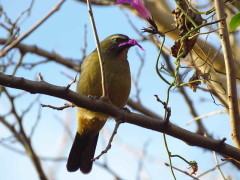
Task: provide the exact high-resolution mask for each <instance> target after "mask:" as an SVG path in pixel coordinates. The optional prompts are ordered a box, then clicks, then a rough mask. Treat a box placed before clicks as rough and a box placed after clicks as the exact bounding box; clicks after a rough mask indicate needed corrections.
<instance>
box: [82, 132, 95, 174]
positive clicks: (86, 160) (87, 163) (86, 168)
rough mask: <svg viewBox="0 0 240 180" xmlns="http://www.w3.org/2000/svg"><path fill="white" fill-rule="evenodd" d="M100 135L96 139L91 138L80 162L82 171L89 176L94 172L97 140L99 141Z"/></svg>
mask: <svg viewBox="0 0 240 180" xmlns="http://www.w3.org/2000/svg"><path fill="white" fill-rule="evenodd" d="M98 134H99V133H97V135H96V136H94V137H91V138H89V140H88V144H87V146H86V149H85V150H84V151H83V153H82V156H81V161H80V170H81V171H82V172H83V173H84V174H87V173H89V172H90V171H91V170H92V165H93V161H92V159H93V158H94V154H95V150H96V146H97V140H98Z"/></svg>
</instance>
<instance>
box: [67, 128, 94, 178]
mask: <svg viewBox="0 0 240 180" xmlns="http://www.w3.org/2000/svg"><path fill="white" fill-rule="evenodd" d="M97 140H98V134H97V135H95V136H94V137H90V136H84V135H80V134H79V133H76V136H75V139H74V142H73V145H72V148H71V151H70V153H69V156H68V161H67V170H68V171H69V172H74V171H77V170H78V169H79V168H80V170H81V171H82V172H83V173H84V174H87V173H89V172H90V171H91V170H92V164H93V162H92V159H93V157H94V153H95V149H96V145H97Z"/></svg>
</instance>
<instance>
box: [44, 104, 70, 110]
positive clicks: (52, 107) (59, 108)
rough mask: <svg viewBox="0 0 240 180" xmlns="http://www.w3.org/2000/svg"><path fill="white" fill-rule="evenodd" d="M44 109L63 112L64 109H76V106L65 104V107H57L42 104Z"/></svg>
mask: <svg viewBox="0 0 240 180" xmlns="http://www.w3.org/2000/svg"><path fill="white" fill-rule="evenodd" d="M41 106H42V107H49V108H51V109H56V110H58V111H61V110H63V109H66V108H69V107H75V105H74V104H67V103H66V104H64V106H61V107H56V106H52V105H46V104H41Z"/></svg>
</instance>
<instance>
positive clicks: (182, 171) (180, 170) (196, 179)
mask: <svg viewBox="0 0 240 180" xmlns="http://www.w3.org/2000/svg"><path fill="white" fill-rule="evenodd" d="M164 164H165V165H166V166H170V164H168V163H164ZM172 168H173V169H175V170H177V171H179V172H181V173H184V174H186V175H187V176H190V177H191V178H193V179H195V180H198V178H197V177H194V176H193V175H191V174H189V173H188V172H187V171H184V170H182V169H179V168H177V167H174V166H172Z"/></svg>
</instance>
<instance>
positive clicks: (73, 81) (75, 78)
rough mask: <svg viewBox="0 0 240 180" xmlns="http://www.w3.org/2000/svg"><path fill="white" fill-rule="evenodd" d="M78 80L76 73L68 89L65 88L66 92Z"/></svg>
mask: <svg viewBox="0 0 240 180" xmlns="http://www.w3.org/2000/svg"><path fill="white" fill-rule="evenodd" d="M76 81H77V74H76V76H75V77H74V79H73V80H72V82H70V83H69V84H68V85H67V87H66V89H65V90H64V91H65V92H66V91H67V90H69V88H70V87H71V85H72V84H73V83H75V82H76Z"/></svg>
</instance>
